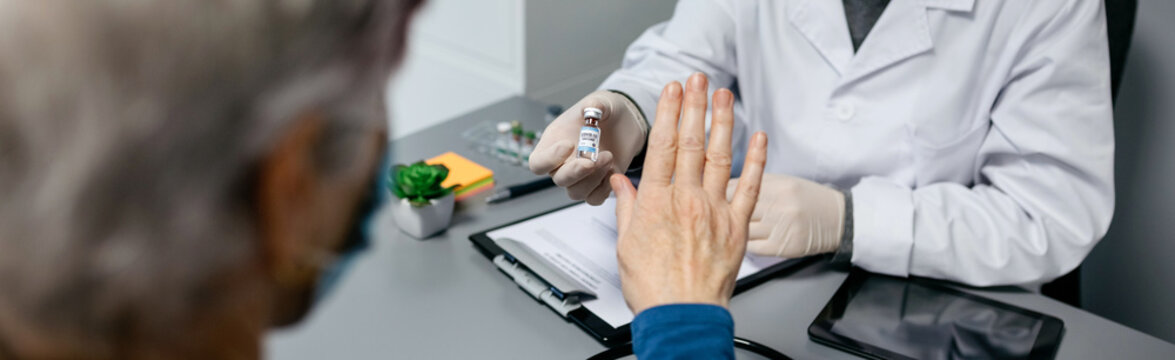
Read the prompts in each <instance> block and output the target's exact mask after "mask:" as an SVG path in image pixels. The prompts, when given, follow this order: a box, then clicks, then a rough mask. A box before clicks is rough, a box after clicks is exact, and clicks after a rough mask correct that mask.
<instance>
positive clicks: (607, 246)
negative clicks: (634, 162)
mask: <svg viewBox="0 0 1175 360" xmlns="http://www.w3.org/2000/svg"><path fill="white" fill-rule="evenodd" d="M487 235H488V236H489V237H490V238H491V239H499V238H503V237H505V238H510V239H514V240H516V241H518V242H521V243H523V244H525V245H527V246H529V247H530V248H531V250H533V251H534V253H535V254H538V255H539V256H542V257H543V258H544V259H546V260H547V261H549V262H550V263H551V264H553V265H554V266H557V267H559V268H560V269H562V270H563V271H564V272H565V273H566V274H568V275H569V276H570V277H571V278H573V279H575V280H576V281H579V282H580V283H581V284H583V285H584V286H585V287H587V288H588V289H591V290H592V291H594V292H595V293H596V295H597V298H596V299H595V300H589V301H585V302H584V303H583V306H584V307H586V308H587V309H588V310H591V312H592V313H595V314H596V316H599V317H600V319H603V320H604V321H605V322H607V323H608V324H609V325H611V326H612V327H620V326H623V325H625V324H628V323H630V322H632V319H633V314H632V311H630V310H629V309H628V305H627V304H625V302H624V295H623V294H622V293H621V291H620V274H619V270H618V269H619V268H618V265H617V263H616V238H617V234H616V199H615V198H609V199H608V200H607V201H606V202H604V204H603V205H601V206H590V205H587V204H580V205H576V206H572V207H569V208H566V209H563V210H559V211H556V212H553V213H550V214H546V215H543V216H540V217H537V218H534V219H531V220H528V221H524V222H521V223H518V224H514V225H511V226H507V227H504V228H501V229H498V230H494V231H491V232H489V233H487ZM780 261H782V259H779V258H775V257H758V256H753V255H748V256H747V257H746V258H744V259H743V264H742V267H741V268H740V269H739V272H738V278H739V279H742V278H744V277H746V276H748V275H751V274H754V273H756V272H758V271H760V270H763V269H765V268H767V267H770V266H771V265H774V264H775V263H778V262H780Z"/></svg>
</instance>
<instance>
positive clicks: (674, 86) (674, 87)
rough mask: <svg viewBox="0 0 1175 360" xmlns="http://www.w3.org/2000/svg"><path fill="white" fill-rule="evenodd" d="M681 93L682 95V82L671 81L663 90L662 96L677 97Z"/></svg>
mask: <svg viewBox="0 0 1175 360" xmlns="http://www.w3.org/2000/svg"><path fill="white" fill-rule="evenodd" d="M680 95H681V83H679V82H676V81H673V82H670V83H669V84H666V85H665V88H664V89H662V90H661V97H667V98H670V99H672V98H677V97H678V96H680Z"/></svg>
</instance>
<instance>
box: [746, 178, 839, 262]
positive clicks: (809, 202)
mask: <svg viewBox="0 0 1175 360" xmlns="http://www.w3.org/2000/svg"><path fill="white" fill-rule="evenodd" d="M736 184H738V179H731V180H730V183H729V184H728V185H727V187H726V194H727V195H726V196H727V198H730V197H731V196H732V195H733V193H734V189H735V188H736ZM844 214H845V195H844V194H843V193H841V192H840V191H837V190H836V189H833V188H830V187H828V186H824V185H820V184H817V183H814V182H811V181H808V180H804V179H801V178H797V177H793V176H787V175H776V174H764V175H763V185H762V187H761V190H760V192H759V202H758V204H757V205H755V212H754V213H753V214H752V215H751V225H750V230H749V232H748V237H747V239H748V242H747V251H748V252H751V253H754V254H758V255H768V256H778V257H782V258H798V257H804V256H808V255H816V254H822V253H829V252H833V251H836V250H837V249H838V248H840V241H841V234H842V233H843V232H844V217H845V215H844Z"/></svg>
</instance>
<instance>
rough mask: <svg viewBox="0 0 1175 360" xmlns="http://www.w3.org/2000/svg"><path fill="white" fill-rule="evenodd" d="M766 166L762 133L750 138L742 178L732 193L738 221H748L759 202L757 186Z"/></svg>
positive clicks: (765, 149) (764, 137)
mask: <svg viewBox="0 0 1175 360" xmlns="http://www.w3.org/2000/svg"><path fill="white" fill-rule="evenodd" d="M766 164H767V134H764V133H763V132H762V131H759V132H756V133H755V135H753V136H751V144H750V146H749V147H748V148H747V158H746V160H745V161H744V163H743V172H742V177H740V178H739V181H738V188H737V189H736V190H735V191H734V199H733V200H732V201H731V203H730V204H731V206H732V207H733V208H734V211H736V214H737V215H738V218H739V219H743V220H749V219H750V218H751V214H752V213H753V212H754V210H755V204H756V203H757V202H758V201H759V186H760V185H761V183H762V181H763V167H764V166H766Z"/></svg>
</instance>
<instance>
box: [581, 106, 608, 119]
mask: <svg viewBox="0 0 1175 360" xmlns="http://www.w3.org/2000/svg"><path fill="white" fill-rule="evenodd" d="M602 116H604V110H600V109H599V108H594V107H589V108H583V117H585V118H592V119H599V118H600V117H602Z"/></svg>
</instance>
